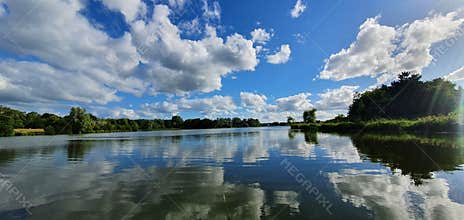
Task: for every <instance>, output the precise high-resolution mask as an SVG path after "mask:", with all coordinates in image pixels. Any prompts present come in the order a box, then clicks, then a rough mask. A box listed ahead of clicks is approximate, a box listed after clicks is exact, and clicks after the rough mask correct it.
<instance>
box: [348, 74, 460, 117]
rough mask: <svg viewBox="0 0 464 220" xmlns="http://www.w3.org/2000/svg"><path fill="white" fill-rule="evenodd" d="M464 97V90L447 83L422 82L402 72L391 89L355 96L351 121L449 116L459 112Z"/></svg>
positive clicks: (413, 75) (381, 88)
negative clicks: (463, 95)
mask: <svg viewBox="0 0 464 220" xmlns="http://www.w3.org/2000/svg"><path fill="white" fill-rule="evenodd" d="M461 94H462V88H459V87H457V86H456V85H455V84H453V83H452V82H449V81H447V80H444V79H441V78H438V79H434V80H432V81H426V82H423V81H421V76H420V75H419V74H414V73H411V72H403V73H401V74H400V75H399V79H398V80H396V81H394V82H392V83H391V84H390V85H389V86H387V85H382V86H381V87H380V88H377V89H374V90H371V91H367V92H364V93H362V94H359V93H358V94H356V95H355V97H354V100H353V104H352V105H351V106H350V108H349V112H348V117H349V119H350V120H352V121H368V120H373V119H379V118H394V119H397V118H407V119H413V118H418V117H424V116H430V115H447V114H449V113H452V112H454V111H456V110H457V109H458V107H459V105H460V100H461Z"/></svg>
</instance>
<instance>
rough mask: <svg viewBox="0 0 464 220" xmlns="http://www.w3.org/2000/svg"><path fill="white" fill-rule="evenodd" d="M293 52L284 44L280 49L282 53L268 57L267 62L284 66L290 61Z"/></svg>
mask: <svg viewBox="0 0 464 220" xmlns="http://www.w3.org/2000/svg"><path fill="white" fill-rule="evenodd" d="M291 53H292V51H291V50H290V45H288V44H284V45H282V46H281V47H280V51H278V52H277V53H275V54H272V55H268V56H267V57H266V58H267V62H268V63H271V64H283V63H286V62H288V60H289V59H290V54H291Z"/></svg>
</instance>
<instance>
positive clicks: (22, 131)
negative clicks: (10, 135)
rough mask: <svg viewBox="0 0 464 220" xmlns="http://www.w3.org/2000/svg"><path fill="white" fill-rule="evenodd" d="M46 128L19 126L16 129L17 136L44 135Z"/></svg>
mask: <svg viewBox="0 0 464 220" xmlns="http://www.w3.org/2000/svg"><path fill="white" fill-rule="evenodd" d="M43 134H45V130H44V129H42V128H37V129H32V128H17V129H14V135H15V136H31V135H43Z"/></svg>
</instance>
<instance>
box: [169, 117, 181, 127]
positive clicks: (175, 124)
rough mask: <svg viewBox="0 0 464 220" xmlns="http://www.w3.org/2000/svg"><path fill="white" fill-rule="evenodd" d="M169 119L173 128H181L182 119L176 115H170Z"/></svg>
mask: <svg viewBox="0 0 464 220" xmlns="http://www.w3.org/2000/svg"><path fill="white" fill-rule="evenodd" d="M171 121H172V127H173V128H182V126H183V124H184V119H182V117H180V116H178V115H175V116H172V118H171Z"/></svg>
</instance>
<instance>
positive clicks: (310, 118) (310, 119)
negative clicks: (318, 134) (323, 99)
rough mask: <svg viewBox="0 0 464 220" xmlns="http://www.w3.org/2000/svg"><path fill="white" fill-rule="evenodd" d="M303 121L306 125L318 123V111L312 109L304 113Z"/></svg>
mask: <svg viewBox="0 0 464 220" xmlns="http://www.w3.org/2000/svg"><path fill="white" fill-rule="evenodd" d="M303 121H304V123H314V122H316V109H311V110H308V111H304V112H303Z"/></svg>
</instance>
